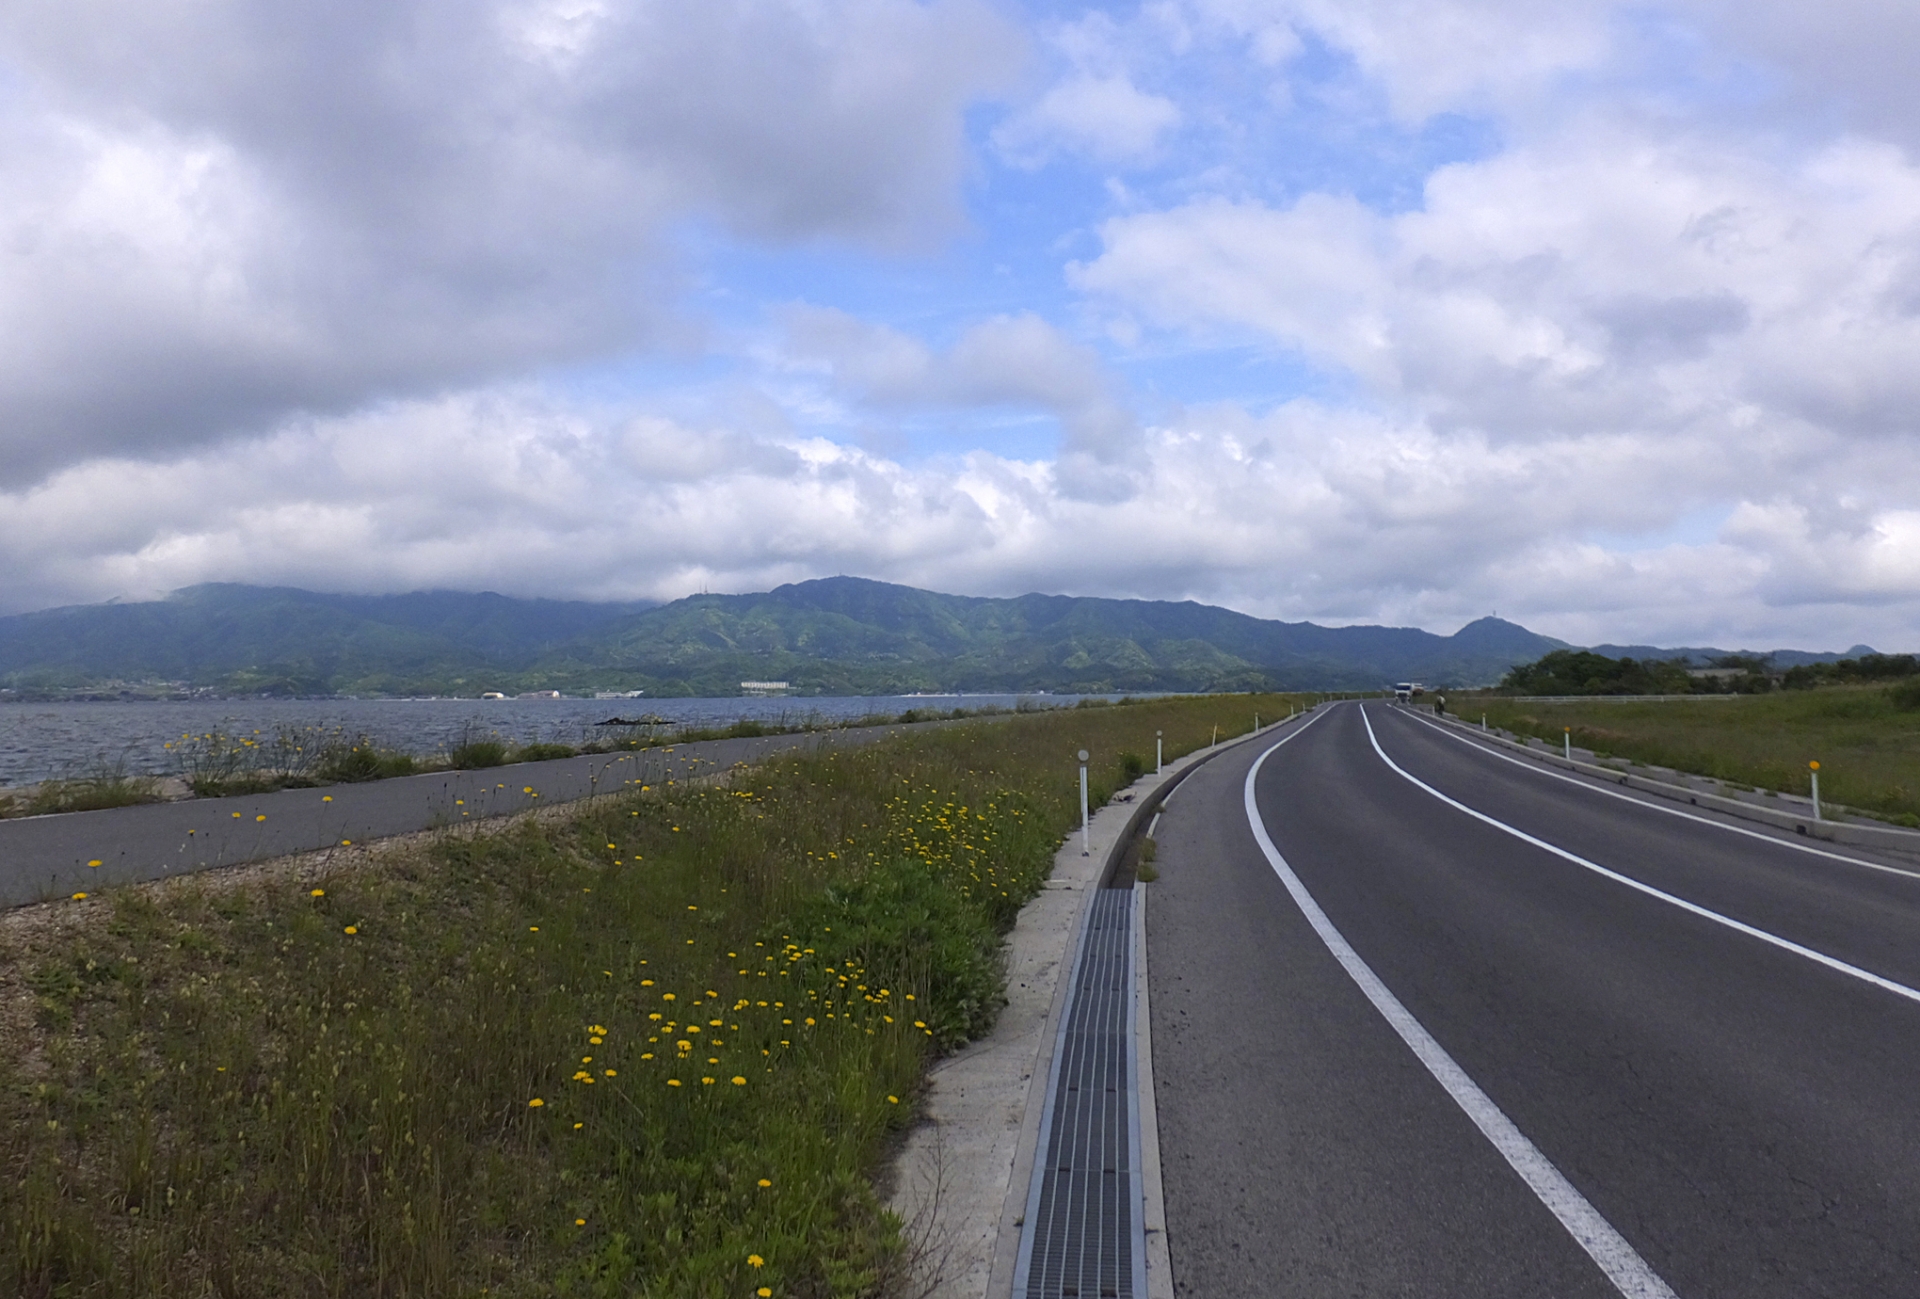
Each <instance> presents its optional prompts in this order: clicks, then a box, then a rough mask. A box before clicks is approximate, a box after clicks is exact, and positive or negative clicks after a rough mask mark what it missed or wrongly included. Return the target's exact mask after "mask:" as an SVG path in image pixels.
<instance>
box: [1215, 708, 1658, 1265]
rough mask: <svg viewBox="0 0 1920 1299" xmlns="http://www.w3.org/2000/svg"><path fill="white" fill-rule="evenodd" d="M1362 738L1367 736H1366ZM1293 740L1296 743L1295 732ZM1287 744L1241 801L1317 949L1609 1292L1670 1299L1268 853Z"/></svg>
mask: <svg viewBox="0 0 1920 1299" xmlns="http://www.w3.org/2000/svg"><path fill="white" fill-rule="evenodd" d="M1361 717H1362V719H1363V720H1364V719H1365V717H1366V710H1365V709H1362V710H1361ZM1368 733H1369V734H1371V733H1372V731H1371V728H1369V731H1368ZM1294 734H1295V735H1298V734H1299V732H1298V731H1296V732H1295V733H1294ZM1292 738H1293V736H1292V735H1290V736H1288V737H1287V739H1288V740H1290V739H1292ZM1286 742H1287V740H1282V741H1280V744H1276V745H1274V746H1273V748H1271V749H1268V750H1267V751H1266V752H1265V753H1263V754H1261V755H1260V757H1259V758H1258V759H1257V760H1256V761H1255V762H1254V764H1253V767H1252V768H1251V769H1250V770H1249V771H1248V772H1247V782H1246V790H1245V796H1246V807H1247V824H1248V825H1249V826H1250V827H1252V829H1253V837H1254V839H1255V840H1256V841H1257V842H1258V843H1259V845H1260V851H1261V852H1263V853H1265V854H1266V856H1267V862H1268V864H1269V865H1271V866H1272V867H1273V872H1274V874H1276V875H1278V876H1279V877H1280V882H1281V883H1282V884H1284V885H1285V886H1286V889H1287V892H1288V893H1290V894H1292V895H1293V901H1294V905H1296V906H1298V907H1299V908H1300V910H1301V913H1302V914H1304V915H1305V916H1306V918H1307V923H1309V924H1311V925H1312V926H1313V930H1314V932H1315V933H1317V934H1318V935H1320V941H1321V942H1323V943H1325V944H1326V945H1327V950H1328V951H1330V952H1332V953H1333V957H1334V959H1335V960H1337V961H1339V962H1340V965H1341V968H1343V969H1344V970H1346V972H1347V975H1348V976H1349V977H1350V978H1351V979H1352V980H1353V981H1354V982H1355V983H1356V984H1358V985H1359V986H1360V991H1361V992H1363V993H1365V994H1366V997H1367V1000H1368V1001H1370V1002H1372V1003H1373V1008H1374V1009H1375V1010H1377V1011H1379V1012H1380V1014H1381V1017H1382V1018H1384V1019H1385V1020H1386V1021H1387V1023H1388V1024H1390V1025H1391V1026H1392V1027H1393V1031H1394V1032H1396V1033H1398V1034H1399V1035H1400V1040H1401V1041H1403V1042H1405V1043H1406V1044H1407V1046H1408V1047H1409V1048H1411V1049H1412V1051H1413V1053H1414V1055H1415V1056H1416V1057H1418V1058H1419V1061H1420V1063H1421V1064H1423V1065H1425V1066H1426V1067H1427V1072H1428V1073H1430V1074H1432V1075H1433V1077H1434V1080H1435V1081H1436V1082H1438V1083H1439V1084H1440V1085H1441V1087H1443V1088H1445V1089H1446V1093H1447V1095H1449V1096H1451V1097H1452V1098H1453V1101H1454V1103H1455V1104H1456V1105H1458V1106H1459V1107H1460V1108H1461V1109H1462V1110H1464V1111H1465V1112H1466V1115H1467V1117H1468V1118H1469V1119H1472V1120H1473V1125H1474V1126H1475V1127H1477V1128H1479V1129H1480V1131H1481V1133H1482V1135H1484V1136H1485V1137H1486V1138H1487V1140H1488V1141H1490V1142H1492V1143H1493V1148H1494V1149H1495V1150H1498V1151H1499V1152H1500V1154H1501V1157H1502V1158H1504V1159H1505V1160H1506V1161H1507V1163H1509V1164H1510V1165H1512V1166H1513V1170H1514V1171H1515V1172H1516V1173H1518V1174H1520V1177H1521V1180H1523V1181H1524V1182H1526V1184H1527V1186H1528V1188H1529V1189H1530V1190H1532V1192H1533V1193H1534V1194H1535V1195H1536V1196H1538V1197H1539V1199H1540V1203H1542V1204H1544V1205H1546V1207H1547V1210H1548V1211H1549V1212H1550V1213H1552V1214H1553V1216H1554V1217H1556V1218H1558V1219H1559V1220H1560V1225H1561V1226H1563V1227H1565V1228H1566V1229H1567V1234H1568V1235H1570V1236H1572V1237H1573V1238H1574V1240H1575V1241H1576V1242H1578V1244H1579V1246H1580V1248H1582V1249H1584V1250H1586V1251H1587V1254H1588V1256H1589V1257H1590V1258H1592V1259H1593V1261H1594V1262H1595V1263H1596V1264H1598V1265H1599V1267H1600V1270H1601V1271H1602V1272H1604V1273H1606V1276H1607V1280H1609V1281H1611V1282H1613V1285H1614V1288H1615V1289H1616V1290H1618V1291H1619V1292H1620V1293H1621V1294H1623V1295H1626V1296H1627V1297H1628V1299H1676V1297H1675V1295H1674V1293H1673V1290H1672V1288H1671V1287H1669V1286H1668V1285H1667V1283H1666V1282H1665V1281H1662V1280H1661V1279H1660V1276H1659V1274H1658V1273H1656V1272H1655V1271H1654V1270H1653V1269H1652V1268H1651V1267H1649V1266H1648V1265H1647V1261H1646V1260H1645V1259H1643V1258H1641V1257H1640V1253H1639V1251H1638V1250H1636V1249H1634V1247H1633V1246H1632V1245H1630V1244H1628V1243H1627V1239H1626V1237H1624V1236H1622V1235H1621V1234H1620V1233H1619V1232H1618V1231H1615V1230H1614V1228H1613V1224H1612V1223H1610V1222H1608V1221H1607V1220H1606V1219H1605V1218H1604V1217H1602V1216H1601V1214H1600V1211H1599V1210H1598V1209H1596V1208H1594V1207H1593V1205H1591V1204H1589V1203H1588V1202H1587V1198H1586V1197H1585V1196H1584V1195H1582V1194H1580V1192H1579V1191H1578V1190H1577V1189H1576V1188H1575V1187H1574V1185H1573V1183H1572V1182H1569V1181H1568V1180H1567V1179H1566V1177H1565V1176H1564V1175H1563V1174H1562V1173H1561V1172H1560V1170H1559V1169H1558V1168H1555V1167H1554V1166H1553V1161H1552V1160H1550V1159H1548V1158H1547V1157H1546V1156H1545V1155H1544V1154H1542V1153H1541V1152H1540V1148H1539V1147H1538V1146H1536V1145H1534V1144H1533V1142H1531V1141H1529V1140H1527V1136H1526V1134H1525V1133H1523V1132H1522V1131H1520V1129H1519V1128H1517V1127H1515V1126H1514V1124H1513V1120H1512V1119H1509V1118H1508V1117H1507V1116H1506V1114H1505V1113H1504V1112H1503V1111H1502V1110H1501V1109H1500V1107H1499V1106H1498V1105H1495V1104H1494V1103H1493V1099H1492V1098H1491V1097H1489V1096H1488V1095H1487V1094H1486V1093H1485V1092H1483V1091H1481V1090H1480V1087H1479V1084H1477V1083H1475V1082H1474V1081H1473V1079H1472V1078H1469V1077H1468V1076H1467V1072H1466V1070H1464V1069H1462V1068H1461V1067H1460V1066H1459V1064H1458V1063H1456V1062H1455V1061H1454V1058H1453V1057H1452V1056H1450V1055H1448V1054H1447V1050H1446V1048H1445V1047H1443V1046H1441V1045H1440V1043H1439V1042H1437V1041H1435V1040H1434V1037H1433V1034H1431V1033H1429V1032H1427V1030H1426V1028H1425V1026H1423V1025H1422V1024H1421V1023H1420V1021H1419V1020H1417V1019H1415V1018H1414V1017H1413V1014H1412V1012H1410V1011H1409V1010H1408V1009H1407V1008H1406V1007H1405V1006H1403V1005H1401V1004H1400V999H1399V998H1398V997H1395V996H1394V995H1393V994H1392V993H1391V992H1389V991H1388V990H1387V985H1386V984H1384V983H1382V982H1380V978H1379V976H1378V975H1376V974H1375V973H1374V972H1373V970H1372V969H1371V968H1370V967H1369V966H1368V965H1367V963H1366V962H1365V961H1363V960H1361V959H1360V954H1359V953H1358V952H1356V951H1354V950H1353V948H1352V947H1351V946H1349V945H1348V943H1347V940H1346V939H1345V938H1343V937H1342V936H1341V934H1340V931H1339V930H1338V929H1336V928H1334V925H1333V922H1332V921H1331V920H1329V919H1327V913H1326V912H1324V911H1322V910H1321V909H1320V905H1319V903H1317V902H1315V901H1314V900H1313V895H1312V894H1310V893H1308V892H1307V888H1306V885H1304V884H1302V883H1301V882H1300V877H1299V876H1297V875H1295V874H1294V873H1293V868H1292V867H1291V866H1288V865H1287V859H1286V858H1284V857H1282V856H1281V855H1280V850H1279V849H1278V848H1276V847H1274V844H1273V839H1272V837H1271V836H1269V835H1268V834H1267V827H1266V823H1265V822H1264V821H1262V820H1261V819H1260V809H1259V807H1258V806H1257V804H1256V803H1255V800H1254V794H1253V786H1254V780H1255V778H1256V777H1258V776H1259V774H1260V768H1261V767H1262V766H1263V765H1264V764H1265V763H1266V761H1267V759H1268V758H1269V757H1271V756H1272V755H1273V753H1274V751H1275V750H1277V749H1278V748H1279V747H1280V745H1281V744H1285V743H1286Z"/></svg>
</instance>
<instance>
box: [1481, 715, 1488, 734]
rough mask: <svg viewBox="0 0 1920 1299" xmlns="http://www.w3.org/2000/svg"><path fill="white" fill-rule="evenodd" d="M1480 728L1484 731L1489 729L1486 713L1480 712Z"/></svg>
mask: <svg viewBox="0 0 1920 1299" xmlns="http://www.w3.org/2000/svg"><path fill="white" fill-rule="evenodd" d="M1480 729H1481V730H1483V731H1484V730H1486V729H1487V715H1486V714H1485V713H1482V714H1480Z"/></svg>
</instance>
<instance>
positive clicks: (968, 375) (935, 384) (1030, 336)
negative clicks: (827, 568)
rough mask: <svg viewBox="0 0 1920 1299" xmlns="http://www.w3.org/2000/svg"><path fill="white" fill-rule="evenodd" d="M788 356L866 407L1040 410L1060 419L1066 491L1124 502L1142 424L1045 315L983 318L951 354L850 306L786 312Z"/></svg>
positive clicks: (1114, 386) (1091, 360)
mask: <svg viewBox="0 0 1920 1299" xmlns="http://www.w3.org/2000/svg"><path fill="white" fill-rule="evenodd" d="M786 325H787V332H788V339H787V350H788V353H789V355H790V356H791V357H792V358H793V359H794V360H796V361H798V362H800V363H802V364H812V365H816V366H820V367H823V368H824V369H825V371H826V373H827V376H828V377H829V379H830V381H831V382H832V384H833V385H834V387H835V389H836V390H837V391H838V392H840V393H841V394H843V395H844V396H846V397H849V398H851V399H853V400H855V401H857V402H859V403H862V404H864V405H866V406H869V407H872V408H875V409H878V410H881V411H885V412H894V413H898V412H903V411H911V410H914V409H916V408H920V409H936V410H938V409H949V410H968V409H977V408H981V407H993V406H1016V407H1029V408H1037V409H1039V410H1042V411H1044V412H1046V413H1047V414H1049V415H1051V416H1052V417H1053V418H1055V419H1056V420H1058V421H1059V425H1060V430H1061V439H1060V446H1059V452H1058V461H1059V463H1058V466H1057V477H1058V482H1059V486H1060V488H1061V489H1062V490H1063V491H1064V492H1066V493H1067V494H1069V495H1072V496H1078V497H1085V498H1088V499H1099V500H1108V501H1119V500H1125V499H1126V498H1127V497H1128V496H1129V495H1130V494H1131V493H1132V490H1133V475H1132V473H1131V472H1130V471H1129V470H1128V468H1127V467H1126V464H1125V461H1126V458H1127V457H1128V455H1129V453H1131V452H1132V451H1133V450H1134V449H1135V447H1136V445H1137V443H1138V441H1139V426H1138V423H1137V422H1136V420H1135V418H1134V415H1133V412H1132V411H1131V410H1130V409H1129V408H1128V406H1127V405H1126V403H1125V400H1124V396H1123V394H1122V392H1121V391H1120V386H1119V384H1118V383H1117V382H1116V381H1115V379H1114V378H1113V376H1112V375H1111V374H1110V373H1109V372H1108V371H1107V369H1106V367H1105V366H1104V365H1103V363H1102V362H1101V360H1100V358H1099V356H1098V355H1097V354H1096V353H1095V352H1094V351H1093V350H1092V349H1091V348H1088V347H1087V346H1085V345H1084V344H1080V343H1076V342H1074V341H1072V340H1071V339H1068V338H1067V337H1065V336H1064V335H1063V334H1061V333H1060V332H1059V331H1058V330H1057V329H1055V328H1054V327H1053V326H1052V325H1049V324H1048V323H1047V322H1045V321H1044V320H1041V319H1040V318H1039V317H1038V316H1035V315H1032V314H1022V315H1018V316H1000V317H995V318H993V319H989V320H985V321H982V322H980V323H979V324H977V325H974V326H973V327H971V328H970V329H968V330H966V331H965V332H964V333H963V334H961V336H960V337H959V338H958V339H957V340H955V342H954V344H953V346H952V347H951V348H950V349H948V350H947V351H946V352H944V353H936V352H934V351H933V350H932V349H930V348H928V347H926V346H925V345H924V344H923V343H921V342H919V341H918V340H917V339H912V338H909V337H907V336H906V335H903V334H901V333H899V332H897V331H895V330H891V329H887V328H885V327H882V326H876V325H871V324H868V323H866V322H864V321H860V320H857V319H855V318H854V317H852V316H849V315H847V314H846V313H844V312H840V311H834V310H829V309H822V308H818V307H795V308H792V309H790V310H789V311H788V312H787V313H786Z"/></svg>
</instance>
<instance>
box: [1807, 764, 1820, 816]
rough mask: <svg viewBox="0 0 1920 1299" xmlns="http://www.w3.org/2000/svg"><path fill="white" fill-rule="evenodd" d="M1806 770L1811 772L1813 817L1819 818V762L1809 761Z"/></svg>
mask: <svg viewBox="0 0 1920 1299" xmlns="http://www.w3.org/2000/svg"><path fill="white" fill-rule="evenodd" d="M1807 770H1808V771H1810V772H1812V773H1813V819H1814V820H1816V821H1818V820H1819V819H1820V764H1819V763H1817V762H1809V763H1808V764H1807Z"/></svg>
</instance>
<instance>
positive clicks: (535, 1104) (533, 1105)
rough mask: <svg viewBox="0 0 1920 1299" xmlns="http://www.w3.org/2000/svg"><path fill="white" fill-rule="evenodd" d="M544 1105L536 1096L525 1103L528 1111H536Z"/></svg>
mask: <svg viewBox="0 0 1920 1299" xmlns="http://www.w3.org/2000/svg"><path fill="white" fill-rule="evenodd" d="M545 1104H546V1102H545V1101H543V1100H541V1099H540V1098H539V1097H538V1096H536V1097H534V1098H533V1099H532V1100H530V1101H528V1102H527V1108H528V1109H530V1110H537V1109H539V1108H540V1107H541V1106H542V1105H545Z"/></svg>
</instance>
